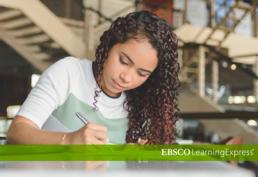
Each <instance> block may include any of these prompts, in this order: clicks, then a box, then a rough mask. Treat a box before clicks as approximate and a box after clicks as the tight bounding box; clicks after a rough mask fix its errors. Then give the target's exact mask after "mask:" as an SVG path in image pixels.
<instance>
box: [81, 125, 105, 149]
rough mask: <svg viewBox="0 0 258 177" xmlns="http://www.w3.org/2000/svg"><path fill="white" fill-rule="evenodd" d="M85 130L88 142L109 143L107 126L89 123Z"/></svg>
mask: <svg viewBox="0 0 258 177" xmlns="http://www.w3.org/2000/svg"><path fill="white" fill-rule="evenodd" d="M84 130H85V139H86V143H87V144H106V143H107V128H106V127H105V126H103V125H99V124H94V123H89V124H88V125H87V126H85V129H84Z"/></svg>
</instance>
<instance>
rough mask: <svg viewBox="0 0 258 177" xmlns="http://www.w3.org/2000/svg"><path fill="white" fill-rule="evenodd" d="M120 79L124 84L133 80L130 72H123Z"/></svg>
mask: <svg viewBox="0 0 258 177" xmlns="http://www.w3.org/2000/svg"><path fill="white" fill-rule="evenodd" d="M120 79H121V80H122V81H123V82H125V83H129V82H131V81H132V80H133V74H132V72H131V71H124V72H122V73H121V74H120Z"/></svg>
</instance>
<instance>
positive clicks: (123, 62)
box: [119, 57, 128, 65]
mask: <svg viewBox="0 0 258 177" xmlns="http://www.w3.org/2000/svg"><path fill="white" fill-rule="evenodd" d="M119 60H120V63H121V64H123V65H128V63H126V62H125V61H124V59H123V58H122V57H119Z"/></svg>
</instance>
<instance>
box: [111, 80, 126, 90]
mask: <svg viewBox="0 0 258 177" xmlns="http://www.w3.org/2000/svg"><path fill="white" fill-rule="evenodd" d="M112 82H113V87H114V88H115V89H117V90H123V89H125V87H123V86H121V85H120V84H118V83H117V82H116V81H115V80H114V79H112Z"/></svg>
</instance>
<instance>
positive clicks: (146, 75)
mask: <svg viewBox="0 0 258 177" xmlns="http://www.w3.org/2000/svg"><path fill="white" fill-rule="evenodd" d="M138 75H139V76H141V77H148V76H149V74H143V73H141V72H138Z"/></svg>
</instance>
